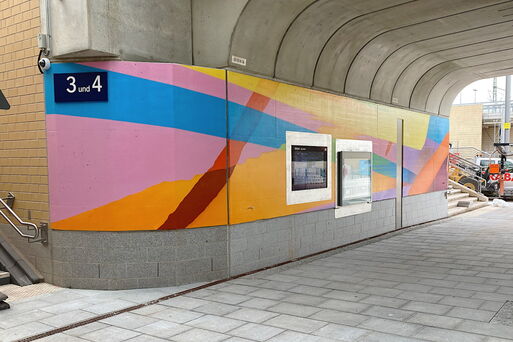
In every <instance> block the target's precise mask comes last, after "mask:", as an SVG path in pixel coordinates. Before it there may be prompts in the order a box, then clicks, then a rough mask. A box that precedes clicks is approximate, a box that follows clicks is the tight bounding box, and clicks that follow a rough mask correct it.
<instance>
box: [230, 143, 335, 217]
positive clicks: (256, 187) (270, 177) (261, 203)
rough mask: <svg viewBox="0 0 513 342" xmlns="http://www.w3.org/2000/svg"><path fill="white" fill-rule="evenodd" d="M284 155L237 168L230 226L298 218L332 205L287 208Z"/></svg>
mask: <svg viewBox="0 0 513 342" xmlns="http://www.w3.org/2000/svg"><path fill="white" fill-rule="evenodd" d="M285 164H286V163H285V151H283V150H276V151H273V152H268V153H264V154H262V155H260V157H259V158H258V159H248V160H247V161H246V163H244V164H241V165H237V166H236V167H235V170H234V172H233V174H232V176H231V177H230V187H229V188H230V209H231V210H230V223H231V224H237V223H242V222H248V221H254V220H260V219H265V218H271V217H279V216H285V215H291V214H295V213H298V212H301V211H304V210H307V209H311V208H315V207H317V206H320V205H323V204H329V203H333V201H322V202H314V203H305V204H295V205H287V199H286V176H285V172H286V166H285Z"/></svg>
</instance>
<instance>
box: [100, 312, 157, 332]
mask: <svg viewBox="0 0 513 342" xmlns="http://www.w3.org/2000/svg"><path fill="white" fill-rule="evenodd" d="M156 321H157V319H155V318H151V317H145V316H141V315H137V314H134V313H131V312H125V313H122V314H121V315H116V316H112V317H109V318H106V319H102V320H101V321H100V323H104V324H109V325H114V326H116V327H119V328H125V329H131V330H134V329H137V328H140V327H142V326H145V325H148V324H151V323H155V322H156Z"/></svg>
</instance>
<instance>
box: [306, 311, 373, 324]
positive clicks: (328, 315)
mask: <svg viewBox="0 0 513 342" xmlns="http://www.w3.org/2000/svg"><path fill="white" fill-rule="evenodd" d="M309 318H311V319H316V320H318V321H324V322H330V323H338V324H343V325H350V326H356V325H358V324H360V323H361V322H363V321H365V320H367V319H369V316H363V315H359V314H354V313H350V312H342V311H336V310H328V309H325V310H321V311H319V312H317V313H315V314H313V315H312V316H310V317H309Z"/></svg>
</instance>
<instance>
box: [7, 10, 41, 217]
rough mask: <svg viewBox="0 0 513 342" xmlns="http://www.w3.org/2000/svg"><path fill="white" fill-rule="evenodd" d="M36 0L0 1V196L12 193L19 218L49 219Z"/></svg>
mask: <svg viewBox="0 0 513 342" xmlns="http://www.w3.org/2000/svg"><path fill="white" fill-rule="evenodd" d="M39 32H40V18H39V0H0V89H2V92H3V93H4V95H5V96H6V98H7V100H8V101H9V103H10V104H11V109H10V110H0V196H2V197H5V196H6V195H7V192H8V191H11V192H13V193H14V194H15V195H16V202H15V209H16V212H18V214H19V215H20V216H21V217H22V218H24V219H29V218H30V219H31V220H32V221H33V222H35V223H39V222H40V221H45V222H48V220H49V212H48V168H47V152H46V151H47V150H46V131H45V112H44V95H43V77H42V75H41V74H40V73H39V70H38V69H37V66H36V62H37V56H38V53H39V49H38V48H37V40H36V36H37V34H38V33H39Z"/></svg>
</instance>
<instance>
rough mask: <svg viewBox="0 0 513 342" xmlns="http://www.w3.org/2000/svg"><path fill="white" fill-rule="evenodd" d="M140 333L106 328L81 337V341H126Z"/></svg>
mask: <svg viewBox="0 0 513 342" xmlns="http://www.w3.org/2000/svg"><path fill="white" fill-rule="evenodd" d="M140 334H141V333H139V332H135V331H131V330H128V329H122V328H118V327H106V328H102V329H99V330H95V331H92V332H90V333H87V334H85V335H83V336H81V337H82V338H83V339H86V340H89V341H95V342H104V341H109V342H117V341H126V340H128V339H130V338H132V337H136V336H138V335H140Z"/></svg>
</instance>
